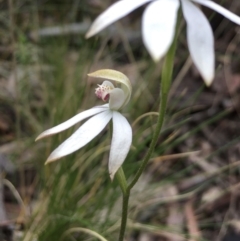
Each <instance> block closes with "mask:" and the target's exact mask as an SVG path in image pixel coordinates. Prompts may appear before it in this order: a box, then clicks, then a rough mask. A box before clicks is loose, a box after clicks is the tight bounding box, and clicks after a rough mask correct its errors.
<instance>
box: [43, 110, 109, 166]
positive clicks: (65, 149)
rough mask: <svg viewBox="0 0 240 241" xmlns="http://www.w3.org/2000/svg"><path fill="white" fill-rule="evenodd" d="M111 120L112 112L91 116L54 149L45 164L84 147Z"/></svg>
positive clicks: (107, 111) (106, 111)
mask: <svg viewBox="0 0 240 241" xmlns="http://www.w3.org/2000/svg"><path fill="white" fill-rule="evenodd" d="M111 118H112V112H111V111H109V110H105V111H104V112H102V113H100V114H97V115H95V116H93V117H92V118H91V119H89V120H88V121H87V122H85V123H84V124H83V125H82V126H80V127H79V129H78V130H77V131H75V132H74V133H73V134H72V135H71V136H70V137H69V138H68V139H67V140H66V141H64V142H63V143H62V144H61V145H60V146H59V147H58V148H57V149H55V150H54V151H53V152H52V153H51V155H50V156H49V157H48V159H47V161H46V163H45V164H47V163H49V162H53V161H56V160H57V159H59V158H61V157H64V156H66V155H68V154H71V153H73V152H75V151H76V150H78V149H80V148H81V147H83V146H85V145H86V144H87V143H89V142H90V141H91V140H92V139H93V138H94V137H95V136H97V135H98V134H99V133H100V132H101V131H102V130H103V129H104V127H105V126H106V125H107V123H108V122H109V121H110V119H111Z"/></svg>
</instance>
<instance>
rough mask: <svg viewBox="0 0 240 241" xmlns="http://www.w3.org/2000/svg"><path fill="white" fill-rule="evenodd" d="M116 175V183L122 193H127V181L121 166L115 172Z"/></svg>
mask: <svg viewBox="0 0 240 241" xmlns="http://www.w3.org/2000/svg"><path fill="white" fill-rule="evenodd" d="M116 177H117V179H118V183H119V186H120V188H121V190H122V193H123V195H126V193H127V181H126V177H125V174H124V171H123V169H122V167H120V168H119V169H118V171H117V173H116Z"/></svg>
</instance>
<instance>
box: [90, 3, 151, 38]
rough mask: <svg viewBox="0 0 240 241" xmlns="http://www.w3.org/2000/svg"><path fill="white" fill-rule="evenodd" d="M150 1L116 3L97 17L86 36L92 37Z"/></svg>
mask: <svg viewBox="0 0 240 241" xmlns="http://www.w3.org/2000/svg"><path fill="white" fill-rule="evenodd" d="M150 1H151V0H131V1H129V0H121V1H118V2H116V3H114V4H113V5H111V6H110V7H109V8H108V9H107V10H106V11H104V12H103V13H102V14H100V15H99V16H98V17H97V18H96V20H95V21H94V22H93V24H92V25H91V27H90V29H89V30H88V32H87V34H86V38H90V37H92V36H93V35H95V34H97V33H99V32H100V31H101V30H102V29H104V28H105V27H107V26H109V25H110V24H112V23H114V22H115V21H117V20H118V19H120V18H122V17H124V16H126V15H127V14H129V13H130V12H132V11H133V10H134V9H136V8H138V7H140V6H141V5H143V4H145V3H147V2H150Z"/></svg>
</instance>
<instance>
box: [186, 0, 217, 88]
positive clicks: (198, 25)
mask: <svg viewBox="0 0 240 241" xmlns="http://www.w3.org/2000/svg"><path fill="white" fill-rule="evenodd" d="M182 9H183V15H184V18H185V20H186V22H187V41H188V47H189V51H190V54H191V57H192V60H193V62H194V64H195V65H196V67H197V69H198V70H199V72H200V74H201V76H202V77H203V80H204V81H205V83H206V85H208V86H209V85H210V84H211V83H212V81H213V78H214V41H213V40H214V39H213V32H212V29H211V26H210V24H209V22H208V20H207V18H206V17H205V15H204V14H203V13H202V11H201V10H200V9H199V8H198V7H197V6H195V5H194V4H193V3H191V2H190V1H189V0H182Z"/></svg>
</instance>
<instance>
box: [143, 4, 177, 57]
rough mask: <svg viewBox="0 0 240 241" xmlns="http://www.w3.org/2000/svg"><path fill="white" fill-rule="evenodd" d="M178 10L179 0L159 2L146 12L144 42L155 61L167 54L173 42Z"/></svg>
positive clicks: (150, 5) (149, 7)
mask: <svg viewBox="0 0 240 241" xmlns="http://www.w3.org/2000/svg"><path fill="white" fill-rule="evenodd" d="M178 8H179V1H178V0H158V1H155V2H153V3H151V4H149V5H148V7H147V8H146V10H145V11H144V14H143V19H142V26H143V27H142V33H143V42H144V44H145V46H146V48H147V50H148V52H149V53H150V55H151V57H152V58H153V60H154V61H159V60H160V59H161V58H162V57H163V56H164V55H165V54H166V52H167V51H168V49H169V47H170V45H171V43H172V41H173V38H174V33H175V26H176V22H177V12H178Z"/></svg>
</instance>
